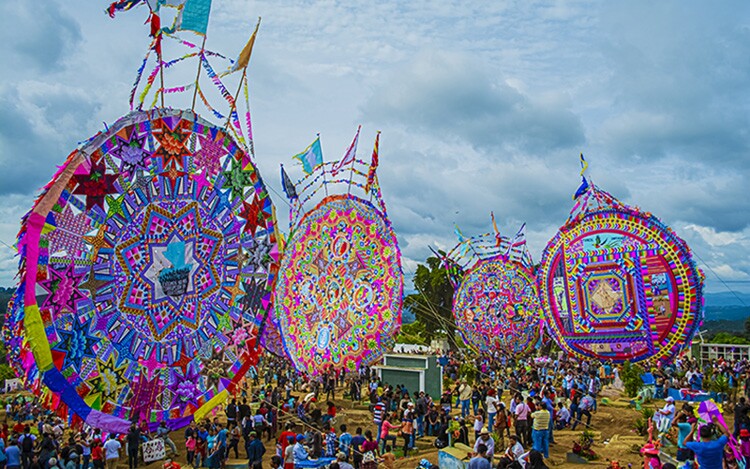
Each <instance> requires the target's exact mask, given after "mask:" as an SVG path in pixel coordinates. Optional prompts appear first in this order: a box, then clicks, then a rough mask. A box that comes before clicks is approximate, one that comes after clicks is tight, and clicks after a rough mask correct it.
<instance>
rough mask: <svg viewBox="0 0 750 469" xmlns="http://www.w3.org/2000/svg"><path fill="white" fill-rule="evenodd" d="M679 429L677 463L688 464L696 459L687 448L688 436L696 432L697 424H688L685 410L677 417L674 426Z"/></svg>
mask: <svg viewBox="0 0 750 469" xmlns="http://www.w3.org/2000/svg"><path fill="white" fill-rule="evenodd" d="M673 425H674V426H676V427H677V458H676V459H677V462H679V463H686V462H687V461H692V460H693V459H694V456H693V452H692V451H690V450H689V449H688V448H687V447H686V446H685V443H687V441H685V440H687V436H688V435H690V433H692V432H694V431H695V425H696V424H695V423H692V424H690V423H688V413H687V412H686V411H685V410H681V411H680V413H679V414H678V415H677V418H676V421H675V423H674V424H673Z"/></svg>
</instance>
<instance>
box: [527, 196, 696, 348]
mask: <svg viewBox="0 0 750 469" xmlns="http://www.w3.org/2000/svg"><path fill="white" fill-rule="evenodd" d="M538 282H539V291H540V297H541V301H542V304H543V307H544V311H545V321H546V324H547V326H548V328H549V329H550V331H551V332H552V335H553V337H555V338H556V339H557V341H558V343H559V344H560V346H561V347H563V349H565V350H566V351H568V352H571V353H574V354H577V355H580V356H587V357H595V358H599V359H602V360H615V361H623V360H631V361H637V360H645V359H649V358H651V359H654V360H660V359H661V360H664V359H668V358H670V357H672V356H674V354H676V353H677V352H678V351H679V350H680V349H682V348H683V347H686V346H688V345H689V344H690V341H691V339H692V337H693V334H695V332H696V331H697V329H698V327H699V326H700V323H701V321H702V318H703V311H702V310H703V293H702V291H703V274H702V272H701V271H700V270H699V269H698V268H697V267H696V265H695V263H694V262H693V259H692V255H691V253H690V250H689V248H688V246H687V244H685V242H684V241H683V240H682V239H680V238H679V237H678V236H677V235H676V234H675V233H674V231H672V230H671V229H670V228H669V227H667V226H666V225H664V224H663V223H662V222H661V221H660V220H659V219H658V218H656V217H655V216H653V215H652V214H650V213H647V212H642V211H640V210H639V209H636V208H632V207H628V206H626V205H624V204H622V203H621V202H619V201H618V200H617V199H615V198H614V197H612V196H611V195H610V194H608V193H606V192H604V191H602V190H600V189H599V188H597V187H594V186H593V185H592V186H591V187H590V188H588V190H587V191H586V192H585V193H584V194H583V195H582V196H581V198H580V199H579V201H578V203H577V204H576V206H575V208H574V211H573V213H571V217H570V218H569V219H568V222H567V223H566V224H565V225H564V226H563V227H562V228H560V231H559V232H558V233H557V234H556V235H555V237H554V238H552V240H551V241H550V242H549V244H548V245H547V247H546V249H545V250H544V254H543V256H542V263H541V269H540V275H539V278H538Z"/></svg>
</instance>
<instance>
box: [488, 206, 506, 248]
mask: <svg viewBox="0 0 750 469" xmlns="http://www.w3.org/2000/svg"><path fill="white" fill-rule="evenodd" d="M490 218H492V228H493V229H494V230H495V247H498V248H499V247H500V244H501V243H502V241H503V237H502V236H500V230H499V229H498V228H497V222H496V221H495V212H490Z"/></svg>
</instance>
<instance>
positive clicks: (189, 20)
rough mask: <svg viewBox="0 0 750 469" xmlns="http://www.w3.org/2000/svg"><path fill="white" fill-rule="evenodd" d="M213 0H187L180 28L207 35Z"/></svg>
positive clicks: (183, 8)
mask: <svg viewBox="0 0 750 469" xmlns="http://www.w3.org/2000/svg"><path fill="white" fill-rule="evenodd" d="M210 13H211V0H187V1H186V2H185V5H184V6H183V7H182V15H181V16H182V18H181V21H180V25H179V28H178V29H181V30H183V31H185V30H187V31H193V32H196V33H198V34H202V35H203V36H205V35H206V30H208V16H209V14H210Z"/></svg>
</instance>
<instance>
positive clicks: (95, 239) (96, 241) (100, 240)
mask: <svg viewBox="0 0 750 469" xmlns="http://www.w3.org/2000/svg"><path fill="white" fill-rule="evenodd" d="M105 234H107V225H101V226H100V227H99V228H98V229H97V230H96V235H94V236H90V235H89V236H84V237H83V240H84V241H85V242H87V243H88V244H89V245H91V247H93V248H94V257H96V255H97V254H98V253H99V250H100V249H102V248H111V247H112V244H110V242H109V241H107V239H106V238H105V237H104V235H105Z"/></svg>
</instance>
